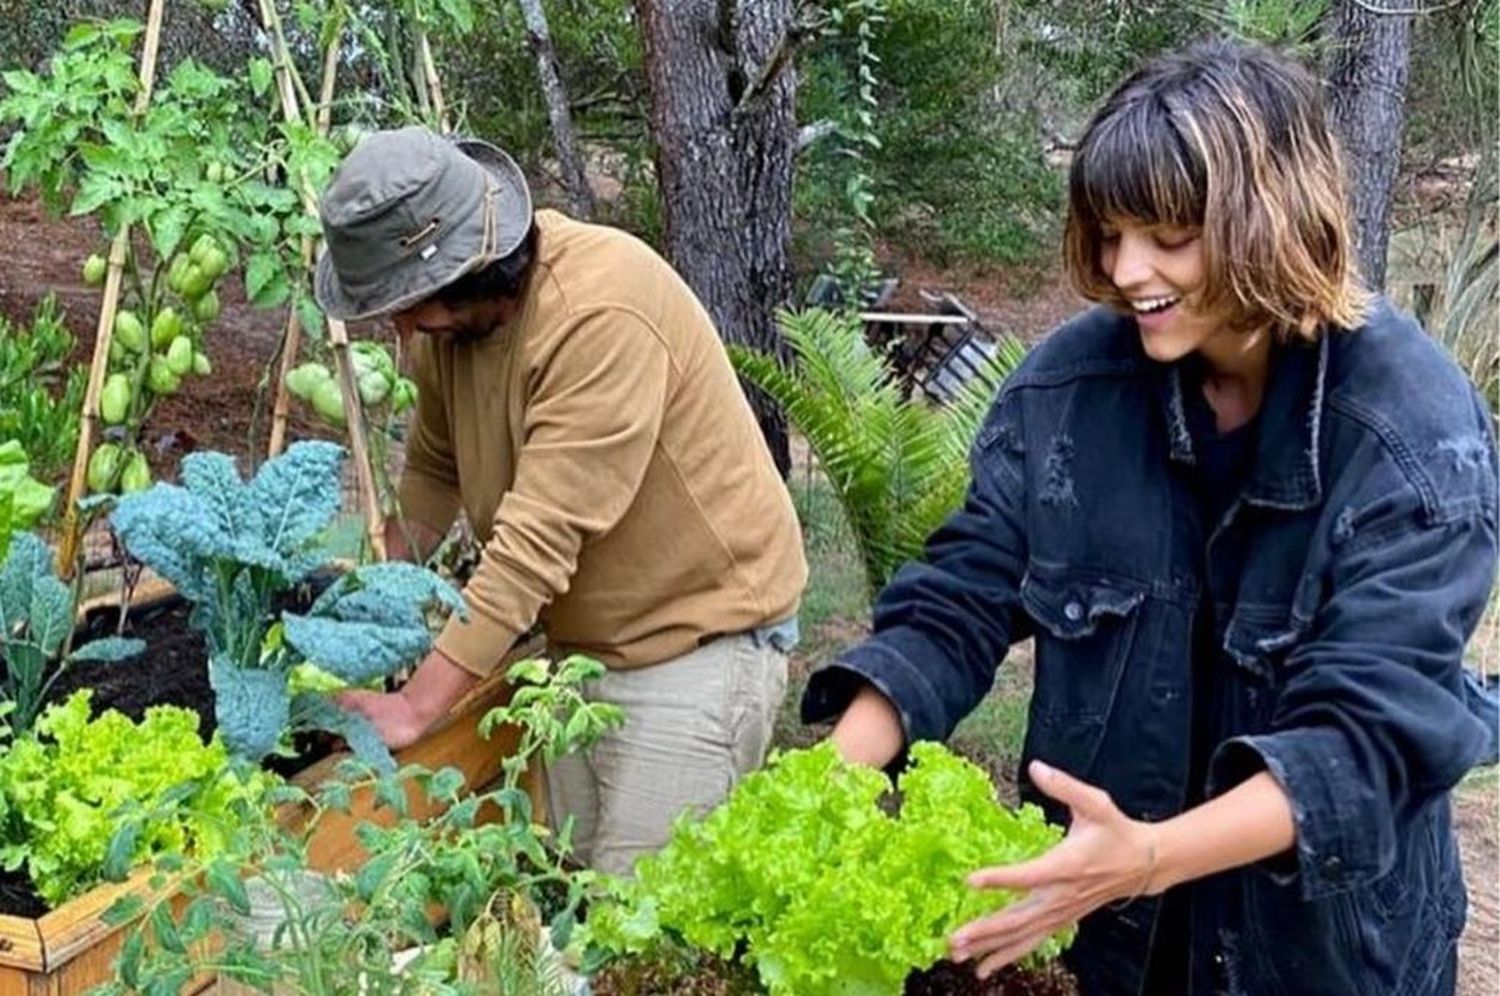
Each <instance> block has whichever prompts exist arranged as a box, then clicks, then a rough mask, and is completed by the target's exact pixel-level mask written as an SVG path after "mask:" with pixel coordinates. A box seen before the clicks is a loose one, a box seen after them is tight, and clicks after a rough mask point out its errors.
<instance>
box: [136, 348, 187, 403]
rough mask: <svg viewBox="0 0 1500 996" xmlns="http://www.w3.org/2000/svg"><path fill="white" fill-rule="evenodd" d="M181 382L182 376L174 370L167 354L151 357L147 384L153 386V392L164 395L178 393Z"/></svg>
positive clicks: (147, 372)
mask: <svg viewBox="0 0 1500 996" xmlns="http://www.w3.org/2000/svg"><path fill="white" fill-rule="evenodd" d="M190 362H191V361H190ZM181 384H182V378H181V377H179V376H177V374H176V373H175V372H174V371H173V370H172V367H171V365H170V364H168V363H167V358H166V357H165V356H153V357H151V368H150V369H149V370H147V371H146V386H147V387H149V388H151V393H153V394H159V395H161V396H163V397H165V396H166V395H169V394H176V393H177V388H178V387H179V386H180V385H181Z"/></svg>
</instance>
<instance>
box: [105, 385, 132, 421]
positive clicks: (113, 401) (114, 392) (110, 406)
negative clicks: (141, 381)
mask: <svg viewBox="0 0 1500 996" xmlns="http://www.w3.org/2000/svg"><path fill="white" fill-rule="evenodd" d="M129 414H130V377H129V376H128V375H126V374H122V373H113V374H110V375H109V377H107V378H106V379H105V381H104V387H103V389H102V390H100V392H99V417H100V418H102V419H104V424H105V425H119V424H120V423H121V422H124V421H125V416H127V415H129Z"/></svg>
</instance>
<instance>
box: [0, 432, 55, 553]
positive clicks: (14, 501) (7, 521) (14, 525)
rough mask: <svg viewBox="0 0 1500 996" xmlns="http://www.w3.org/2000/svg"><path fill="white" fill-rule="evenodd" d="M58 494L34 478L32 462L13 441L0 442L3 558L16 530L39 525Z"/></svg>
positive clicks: (0, 539) (0, 548) (0, 524)
mask: <svg viewBox="0 0 1500 996" xmlns="http://www.w3.org/2000/svg"><path fill="white" fill-rule="evenodd" d="M54 495H55V492H54V490H53V489H52V488H49V487H47V485H45V484H43V483H42V482H41V481H38V480H37V479H36V478H34V477H32V476H31V461H30V460H28V459H27V458H26V451H25V450H24V449H22V447H21V444H20V443H19V442H17V441H16V440H14V439H7V440H6V441H5V442H3V443H0V558H3V557H4V556H5V555H6V552H7V551H8V550H9V549H10V542H11V537H12V536H13V535H14V534H15V532H16V531H17V530H20V529H27V528H30V527H31V526H34V525H36V524H37V522H38V521H39V520H40V519H41V518H42V516H44V515H46V514H47V512H48V511H49V510H50V509H51V508H52V499H53V497H54Z"/></svg>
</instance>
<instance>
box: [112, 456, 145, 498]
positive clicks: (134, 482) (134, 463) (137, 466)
mask: <svg viewBox="0 0 1500 996" xmlns="http://www.w3.org/2000/svg"><path fill="white" fill-rule="evenodd" d="M150 486H151V466H150V464H148V463H146V454H144V453H142V452H141V451H140V450H131V451H130V457H129V459H127V460H126V461H125V469H124V470H122V471H121V472H120V493H121V494H127V495H128V494H134V493H135V492H137V491H145V490H146V489H147V488H149V487H150Z"/></svg>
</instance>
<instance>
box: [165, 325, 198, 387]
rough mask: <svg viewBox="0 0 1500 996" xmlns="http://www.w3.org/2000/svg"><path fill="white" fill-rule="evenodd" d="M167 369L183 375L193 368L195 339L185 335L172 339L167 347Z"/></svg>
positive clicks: (180, 375)
mask: <svg viewBox="0 0 1500 996" xmlns="http://www.w3.org/2000/svg"><path fill="white" fill-rule="evenodd" d="M166 355H167V369H169V370H171V371H172V372H173V373H174V374H176V375H177V376H179V377H182V376H184V375H186V374H187V373H188V371H190V370H192V369H193V341H192V340H191V339H189V338H188V337H187V336H185V335H180V336H178V337H177V338H175V339H173V340H172V345H170V346H168V347H167V354H166Z"/></svg>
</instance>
